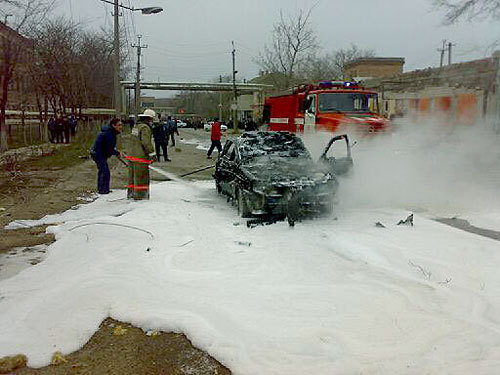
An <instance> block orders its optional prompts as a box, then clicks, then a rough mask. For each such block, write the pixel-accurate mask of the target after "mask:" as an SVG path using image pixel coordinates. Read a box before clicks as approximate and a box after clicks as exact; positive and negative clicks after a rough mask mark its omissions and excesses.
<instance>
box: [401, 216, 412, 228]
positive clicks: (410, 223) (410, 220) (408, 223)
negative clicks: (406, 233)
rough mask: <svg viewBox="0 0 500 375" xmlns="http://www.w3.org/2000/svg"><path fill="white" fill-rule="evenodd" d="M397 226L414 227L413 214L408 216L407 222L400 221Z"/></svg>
mask: <svg viewBox="0 0 500 375" xmlns="http://www.w3.org/2000/svg"><path fill="white" fill-rule="evenodd" d="M397 225H410V226H413V214H410V215H408V217H407V218H406V219H405V220H399V223H398V224H397Z"/></svg>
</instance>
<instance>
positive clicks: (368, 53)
mask: <svg viewBox="0 0 500 375" xmlns="http://www.w3.org/2000/svg"><path fill="white" fill-rule="evenodd" d="M373 56H375V51H374V50H372V49H360V48H359V47H358V46H356V45H355V44H354V43H352V44H351V46H350V47H349V48H344V49H339V50H338V51H336V52H334V54H333V63H334V66H335V70H336V73H337V76H338V78H344V70H345V66H346V65H347V64H348V63H350V62H351V61H354V60H356V59H360V58H364V57H373Z"/></svg>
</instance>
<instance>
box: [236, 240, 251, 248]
mask: <svg viewBox="0 0 500 375" xmlns="http://www.w3.org/2000/svg"><path fill="white" fill-rule="evenodd" d="M234 242H235V243H236V244H237V245H241V246H248V247H250V246H252V243H251V242H247V241H234Z"/></svg>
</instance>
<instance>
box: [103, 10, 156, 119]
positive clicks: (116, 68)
mask: <svg viewBox="0 0 500 375" xmlns="http://www.w3.org/2000/svg"><path fill="white" fill-rule="evenodd" d="M101 1H102V2H104V3H108V4H111V5H114V7H115V9H114V14H113V16H114V43H113V49H114V55H113V56H114V58H113V86H114V93H115V94H114V107H115V112H116V114H117V115H119V114H120V113H121V107H122V103H121V88H120V33H119V31H120V30H119V25H118V10H119V8H124V9H128V10H131V11H140V12H141V13H142V14H156V13H160V12H162V11H163V8H161V7H147V8H134V7H128V6H125V5H122V4H118V0H113V1H111V0H101Z"/></svg>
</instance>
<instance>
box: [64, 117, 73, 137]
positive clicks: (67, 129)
mask: <svg viewBox="0 0 500 375" xmlns="http://www.w3.org/2000/svg"><path fill="white" fill-rule="evenodd" d="M63 130H64V143H69V134H70V131H71V130H70V126H69V120H68V117H67V116H66V115H64V116H63Z"/></svg>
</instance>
